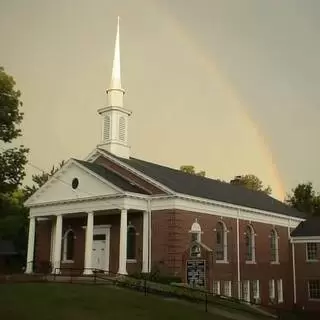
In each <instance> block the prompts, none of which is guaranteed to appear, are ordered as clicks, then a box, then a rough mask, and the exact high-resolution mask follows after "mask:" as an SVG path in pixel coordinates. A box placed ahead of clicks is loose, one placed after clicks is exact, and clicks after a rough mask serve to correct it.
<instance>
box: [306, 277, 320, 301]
mask: <svg viewBox="0 0 320 320" xmlns="http://www.w3.org/2000/svg"><path fill="white" fill-rule="evenodd" d="M308 289H309V298H310V299H320V280H309V281H308Z"/></svg>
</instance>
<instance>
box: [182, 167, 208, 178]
mask: <svg viewBox="0 0 320 320" xmlns="http://www.w3.org/2000/svg"><path fill="white" fill-rule="evenodd" d="M180 170H181V171H183V172H185V173H189V174H195V175H197V176H201V177H205V176H206V172H205V171H199V172H196V171H195V168H194V166H191V165H183V166H181V167H180Z"/></svg>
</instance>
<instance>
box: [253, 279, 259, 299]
mask: <svg viewBox="0 0 320 320" xmlns="http://www.w3.org/2000/svg"><path fill="white" fill-rule="evenodd" d="M252 295H253V299H257V300H258V299H260V281H259V280H253V281H252Z"/></svg>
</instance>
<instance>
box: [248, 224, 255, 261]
mask: <svg viewBox="0 0 320 320" xmlns="http://www.w3.org/2000/svg"><path fill="white" fill-rule="evenodd" d="M248 228H249V229H250V239H251V241H250V242H251V259H250V260H247V257H246V260H245V262H246V264H256V239H255V238H256V233H255V231H254V228H253V226H252V225H251V224H250V223H249V224H247V225H246V229H245V236H247V234H246V231H247V229H248ZM246 253H247V252H246Z"/></svg>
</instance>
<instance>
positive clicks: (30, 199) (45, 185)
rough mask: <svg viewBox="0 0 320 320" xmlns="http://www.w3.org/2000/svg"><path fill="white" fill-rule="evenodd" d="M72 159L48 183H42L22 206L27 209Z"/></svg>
mask: <svg viewBox="0 0 320 320" xmlns="http://www.w3.org/2000/svg"><path fill="white" fill-rule="evenodd" d="M71 161H72V159H69V160H68V161H67V162H66V163H65V164H64V165H63V166H62V167H61V168H60V169H59V170H58V171H57V172H56V173H55V174H54V175H53V176H51V177H49V179H48V181H46V183H44V184H43V185H42V186H41V188H39V189H38V190H37V191H36V192H35V193H34V194H32V196H31V197H30V198H28V199H27V200H26V201H25V202H24V206H26V207H29V204H30V203H32V201H33V199H36V198H37V197H38V196H39V195H40V194H41V193H42V192H43V191H44V190H45V189H46V188H47V187H48V186H49V185H50V184H51V183H52V182H53V181H54V180H55V179H56V178H57V177H58V176H60V174H61V173H62V172H64V171H65V170H66V169H67V168H68V167H69V165H70V164H71Z"/></svg>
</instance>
